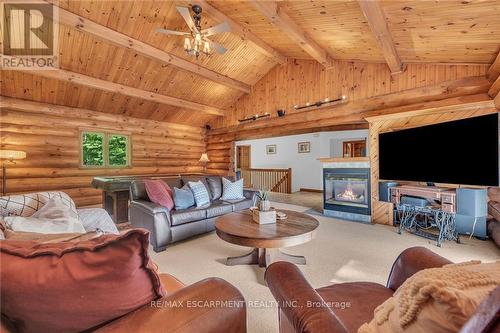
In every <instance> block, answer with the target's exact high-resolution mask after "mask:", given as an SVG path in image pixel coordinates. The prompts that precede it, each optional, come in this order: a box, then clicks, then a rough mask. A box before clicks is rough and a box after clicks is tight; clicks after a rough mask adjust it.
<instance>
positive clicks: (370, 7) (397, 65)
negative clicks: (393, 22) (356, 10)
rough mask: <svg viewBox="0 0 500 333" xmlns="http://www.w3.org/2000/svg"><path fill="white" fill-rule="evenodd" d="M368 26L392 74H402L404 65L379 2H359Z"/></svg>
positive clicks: (362, 0)
mask: <svg viewBox="0 0 500 333" xmlns="http://www.w3.org/2000/svg"><path fill="white" fill-rule="evenodd" d="M358 3H359V6H360V7H361V10H362V11H363V14H364V15H365V17H366V19H367V20H368V25H369V26H370V29H371V31H372V33H373V34H374V35H375V39H376V41H377V43H378V45H379V47H380V49H381V50H382V53H383V54H384V58H385V60H386V62H387V65H389V68H390V70H391V73H392V74H396V73H400V72H402V71H403V70H404V65H403V63H402V62H401V59H400V58H399V55H398V52H397V51H396V47H395V46H394V41H393V40H392V35H391V32H390V31H389V26H388V25H387V21H386V19H385V15H384V12H383V10H382V8H381V7H380V3H379V1H378V0H358Z"/></svg>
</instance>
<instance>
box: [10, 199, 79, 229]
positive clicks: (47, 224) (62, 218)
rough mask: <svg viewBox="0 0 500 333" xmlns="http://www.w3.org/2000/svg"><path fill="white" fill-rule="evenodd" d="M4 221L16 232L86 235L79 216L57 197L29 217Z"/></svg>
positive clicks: (13, 217)
mask: <svg viewBox="0 0 500 333" xmlns="http://www.w3.org/2000/svg"><path fill="white" fill-rule="evenodd" d="M4 221H5V224H6V225H7V227H8V228H9V229H12V230H14V231H23V232H38V233H42V234H61V233H81V234H83V233H85V229H84V228H83V225H82V223H81V222H80V220H79V219H78V214H76V213H75V212H74V211H73V210H72V209H71V208H69V207H68V206H67V205H65V204H64V202H62V201H61V198H57V197H55V198H52V199H50V200H49V201H48V202H47V203H46V204H45V205H44V206H43V207H42V208H40V209H39V210H37V211H36V212H35V213H34V214H33V215H31V216H29V217H23V216H7V217H5V218H4Z"/></svg>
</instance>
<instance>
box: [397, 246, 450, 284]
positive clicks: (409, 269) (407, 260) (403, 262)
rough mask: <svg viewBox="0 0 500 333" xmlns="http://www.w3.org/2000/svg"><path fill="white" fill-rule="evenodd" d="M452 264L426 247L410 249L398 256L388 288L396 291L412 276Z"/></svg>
mask: <svg viewBox="0 0 500 333" xmlns="http://www.w3.org/2000/svg"><path fill="white" fill-rule="evenodd" d="M451 263H452V262H451V261H449V260H448V259H446V258H443V257H441V256H440V255H438V254H436V253H434V252H432V251H431V250H428V249H426V248H425V247H420V246H418V247H410V248H408V249H406V250H404V251H403V252H401V254H400V255H399V256H398V258H397V259H396V261H395V262H394V264H393V265H392V269H391V273H390V274H389V279H388V281H387V288H390V289H392V290H394V291H396V289H398V288H399V286H401V285H402V284H403V282H405V281H406V279H408V278H409V277H410V276H412V275H413V274H415V273H416V272H418V271H420V270H422V269H426V268H436V267H441V266H444V265H447V264H451Z"/></svg>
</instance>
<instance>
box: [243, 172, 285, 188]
mask: <svg viewBox="0 0 500 333" xmlns="http://www.w3.org/2000/svg"><path fill="white" fill-rule="evenodd" d="M241 178H243V184H244V186H245V187H251V188H255V189H259V190H265V191H271V192H279V193H292V169H291V168H289V169H241Z"/></svg>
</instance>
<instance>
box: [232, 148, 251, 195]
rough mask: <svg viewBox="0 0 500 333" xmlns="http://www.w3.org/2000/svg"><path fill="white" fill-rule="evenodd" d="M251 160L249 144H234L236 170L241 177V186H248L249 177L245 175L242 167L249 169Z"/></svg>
mask: <svg viewBox="0 0 500 333" xmlns="http://www.w3.org/2000/svg"><path fill="white" fill-rule="evenodd" d="M251 164H252V162H251V146H250V145H245V146H236V172H240V173H241V177H242V178H243V186H245V187H250V185H251V184H249V182H250V179H249V178H248V177H245V172H242V169H244V170H245V169H250V168H251V167H252V165H251Z"/></svg>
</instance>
